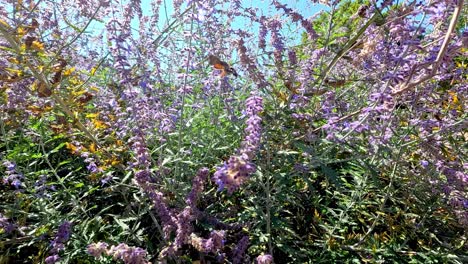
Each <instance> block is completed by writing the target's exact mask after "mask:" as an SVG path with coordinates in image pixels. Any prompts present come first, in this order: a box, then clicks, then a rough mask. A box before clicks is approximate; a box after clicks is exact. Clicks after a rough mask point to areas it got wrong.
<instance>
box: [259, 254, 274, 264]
mask: <svg viewBox="0 0 468 264" xmlns="http://www.w3.org/2000/svg"><path fill="white" fill-rule="evenodd" d="M256 260H257V264H271V263H272V262H273V257H272V256H271V255H269V254H261V255H260V256H258V257H257V258H256Z"/></svg>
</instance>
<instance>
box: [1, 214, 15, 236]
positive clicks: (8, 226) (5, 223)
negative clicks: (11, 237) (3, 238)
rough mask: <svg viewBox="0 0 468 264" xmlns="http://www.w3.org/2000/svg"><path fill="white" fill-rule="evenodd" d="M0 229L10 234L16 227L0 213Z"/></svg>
mask: <svg viewBox="0 0 468 264" xmlns="http://www.w3.org/2000/svg"><path fill="white" fill-rule="evenodd" d="M0 228H1V229H3V231H4V232H5V233H7V234H10V233H11V232H13V231H14V230H15V229H16V225H15V224H13V223H11V221H10V220H9V219H8V218H6V217H5V216H4V215H3V214H1V213H0Z"/></svg>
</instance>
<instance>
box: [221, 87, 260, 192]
mask: <svg viewBox="0 0 468 264" xmlns="http://www.w3.org/2000/svg"><path fill="white" fill-rule="evenodd" d="M261 111H263V101H262V98H261V97H259V96H255V95H252V96H251V97H249V98H248V99H247V101H246V114H247V116H248V117H249V118H248V119H247V122H246V123H247V127H246V128H245V133H246V135H245V139H244V141H242V143H241V148H240V149H239V150H238V151H237V155H234V156H231V157H230V158H229V160H228V161H227V162H226V163H225V164H224V165H223V166H221V167H220V168H218V170H217V171H216V172H215V174H214V175H213V180H214V181H215V182H216V184H218V187H219V188H218V190H223V189H225V188H226V189H227V191H228V193H232V192H234V191H235V190H236V189H237V188H239V187H240V185H242V184H243V183H244V182H245V181H247V180H248V178H249V176H250V175H251V174H252V173H254V172H255V170H256V168H255V165H254V164H253V163H252V162H251V160H252V158H253V157H254V155H255V151H256V150H257V149H258V148H259V147H260V136H261V122H262V119H261V118H260V116H259V114H260V112H261Z"/></svg>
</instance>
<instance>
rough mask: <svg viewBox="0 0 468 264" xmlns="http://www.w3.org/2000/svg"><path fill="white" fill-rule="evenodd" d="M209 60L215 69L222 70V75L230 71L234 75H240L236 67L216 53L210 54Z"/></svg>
mask: <svg viewBox="0 0 468 264" xmlns="http://www.w3.org/2000/svg"><path fill="white" fill-rule="evenodd" d="M208 61H209V63H210V65H212V66H213V67H214V68H215V69H218V70H221V77H224V76H226V75H227V74H229V73H231V74H232V75H234V77H237V76H239V75H238V74H237V72H236V70H234V68H232V67H231V66H229V64H227V63H226V62H224V61H222V60H220V59H219V58H218V57H216V56H214V55H210V56H208Z"/></svg>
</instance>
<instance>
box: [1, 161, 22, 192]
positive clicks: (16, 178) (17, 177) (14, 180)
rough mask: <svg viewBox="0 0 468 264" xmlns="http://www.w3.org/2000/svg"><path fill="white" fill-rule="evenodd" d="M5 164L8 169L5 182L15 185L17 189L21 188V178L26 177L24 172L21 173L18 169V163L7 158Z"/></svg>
mask: <svg viewBox="0 0 468 264" xmlns="http://www.w3.org/2000/svg"><path fill="white" fill-rule="evenodd" d="M3 166H5V168H6V171H5V175H6V177H4V178H3V184H10V185H11V186H14V187H15V188H16V189H19V188H21V184H22V183H21V180H23V179H24V176H23V174H22V173H19V172H18V171H17V170H16V164H15V163H14V162H11V161H8V160H5V161H3Z"/></svg>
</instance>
